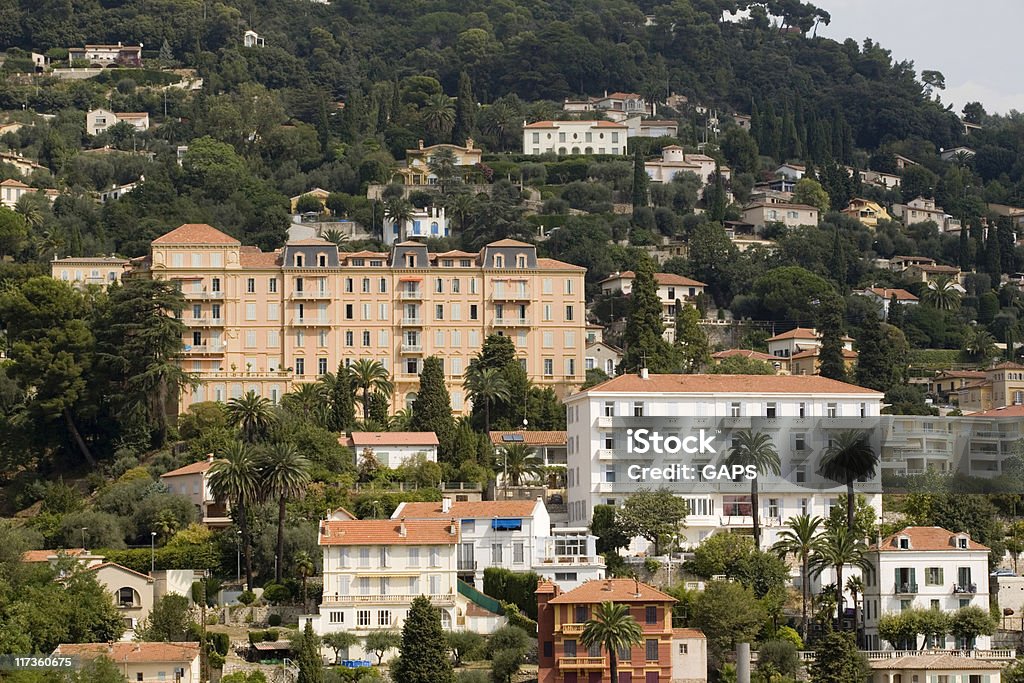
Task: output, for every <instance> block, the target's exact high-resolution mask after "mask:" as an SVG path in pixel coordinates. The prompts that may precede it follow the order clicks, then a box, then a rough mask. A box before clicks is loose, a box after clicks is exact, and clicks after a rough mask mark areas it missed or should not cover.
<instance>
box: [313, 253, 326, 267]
mask: <svg viewBox="0 0 1024 683" xmlns="http://www.w3.org/2000/svg"><path fill="white" fill-rule="evenodd" d="M316 264H317V265H318V266H320V267H321V268H326V267H327V254H317V255H316Z"/></svg>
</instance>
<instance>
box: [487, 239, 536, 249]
mask: <svg viewBox="0 0 1024 683" xmlns="http://www.w3.org/2000/svg"><path fill="white" fill-rule="evenodd" d="M487 246H488V247H532V246H533V245H532V244H529V243H527V242H520V241H519V240H512V239H503V240H498V241H497V242H490V243H489V244H487Z"/></svg>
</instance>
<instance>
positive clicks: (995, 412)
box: [967, 405, 1024, 418]
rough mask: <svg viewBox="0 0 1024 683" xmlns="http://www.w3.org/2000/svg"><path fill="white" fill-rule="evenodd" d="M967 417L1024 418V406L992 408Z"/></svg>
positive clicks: (969, 414)
mask: <svg viewBox="0 0 1024 683" xmlns="http://www.w3.org/2000/svg"><path fill="white" fill-rule="evenodd" d="M967 417H1012V418H1024V405H1014V406H1005V407H1003V408H992V409H990V410H983V411H981V412H978V413H968V415H967Z"/></svg>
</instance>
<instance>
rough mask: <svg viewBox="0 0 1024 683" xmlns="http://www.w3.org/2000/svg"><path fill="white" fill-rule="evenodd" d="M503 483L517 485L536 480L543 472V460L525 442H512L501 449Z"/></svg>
mask: <svg viewBox="0 0 1024 683" xmlns="http://www.w3.org/2000/svg"><path fill="white" fill-rule="evenodd" d="M502 463H503V469H504V470H505V483H506V485H507V484H512V486H519V485H520V484H521V483H523V482H524V481H536V480H537V479H538V478H539V477H540V476H541V475H542V474H543V473H544V462H543V461H542V460H541V459H540V458H539V457H538V456H537V454H536V453H534V450H533V449H532V448H530V447H529V446H527V445H526V444H521V443H514V444H509V445H508V446H505V447H504V448H503V449H502Z"/></svg>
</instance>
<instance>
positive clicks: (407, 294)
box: [398, 289, 423, 301]
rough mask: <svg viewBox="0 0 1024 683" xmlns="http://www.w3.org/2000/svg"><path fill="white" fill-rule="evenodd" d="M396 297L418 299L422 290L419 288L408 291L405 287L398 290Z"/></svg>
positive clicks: (409, 299) (405, 299)
mask: <svg viewBox="0 0 1024 683" xmlns="http://www.w3.org/2000/svg"><path fill="white" fill-rule="evenodd" d="M398 298H399V299H401V300H402V301H419V300H420V299H422V298H423V292H421V291H419V290H415V291H409V290H407V289H403V290H401V291H400V292H398Z"/></svg>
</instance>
